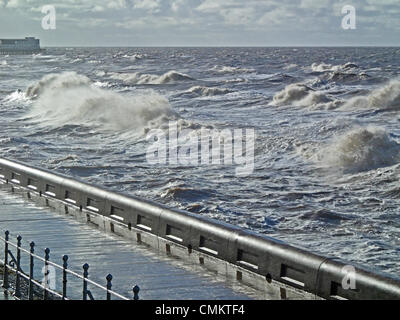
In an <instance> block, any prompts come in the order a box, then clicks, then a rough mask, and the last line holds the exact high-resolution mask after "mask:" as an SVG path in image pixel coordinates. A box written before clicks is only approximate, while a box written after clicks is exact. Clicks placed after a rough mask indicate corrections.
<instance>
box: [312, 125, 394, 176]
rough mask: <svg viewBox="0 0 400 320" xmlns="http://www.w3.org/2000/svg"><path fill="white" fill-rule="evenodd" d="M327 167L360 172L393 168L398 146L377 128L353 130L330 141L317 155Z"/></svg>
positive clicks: (383, 131)
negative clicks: (391, 166)
mask: <svg viewBox="0 0 400 320" xmlns="http://www.w3.org/2000/svg"><path fill="white" fill-rule="evenodd" d="M318 158H319V160H320V161H321V162H322V163H324V164H325V165H326V166H328V167H336V168H341V169H343V170H344V171H347V172H360V171H366V170H372V169H376V168H380V167H385V166H390V165H394V164H396V163H397V162H398V161H399V160H400V144H398V143H397V142H396V141H394V140H393V139H391V138H390V136H389V134H388V133H387V132H386V131H385V130H383V129H380V128H375V127H367V128H356V129H353V130H351V131H349V132H347V133H345V134H344V135H342V136H340V137H339V138H337V139H336V140H335V141H333V142H332V143H331V144H330V145H329V146H328V147H326V148H324V149H322V150H321V151H320V152H319V154H318Z"/></svg>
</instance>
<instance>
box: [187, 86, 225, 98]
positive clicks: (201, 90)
mask: <svg viewBox="0 0 400 320" xmlns="http://www.w3.org/2000/svg"><path fill="white" fill-rule="evenodd" d="M186 93H194V94H197V95H200V96H217V95H224V94H228V93H232V91H231V90H229V89H225V88H215V87H214V88H210V87H202V86H194V87H191V88H190V89H189V90H187V91H186Z"/></svg>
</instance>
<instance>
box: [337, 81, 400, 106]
mask: <svg viewBox="0 0 400 320" xmlns="http://www.w3.org/2000/svg"><path fill="white" fill-rule="evenodd" d="M341 109H344V110H360V109H361V110H362V109H378V110H382V111H399V110H400V80H392V81H390V82H389V83H388V84H386V85H384V86H383V87H381V88H378V89H375V90H373V91H372V92H371V93H370V94H369V95H367V96H358V97H354V98H351V99H350V100H349V101H347V102H346V103H345V104H344V105H343V107H342V108H341Z"/></svg>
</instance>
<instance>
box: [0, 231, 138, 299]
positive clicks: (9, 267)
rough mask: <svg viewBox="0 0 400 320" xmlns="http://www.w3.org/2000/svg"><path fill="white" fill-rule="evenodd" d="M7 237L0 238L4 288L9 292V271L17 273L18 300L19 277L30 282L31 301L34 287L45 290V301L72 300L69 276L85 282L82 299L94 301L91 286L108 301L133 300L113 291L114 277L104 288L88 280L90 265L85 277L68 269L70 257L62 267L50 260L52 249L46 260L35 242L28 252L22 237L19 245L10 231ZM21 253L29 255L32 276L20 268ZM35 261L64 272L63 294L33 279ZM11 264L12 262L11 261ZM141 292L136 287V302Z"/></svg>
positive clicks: (66, 257) (16, 292)
mask: <svg viewBox="0 0 400 320" xmlns="http://www.w3.org/2000/svg"><path fill="white" fill-rule="evenodd" d="M4 233H5V237H2V236H0V241H1V242H3V243H4V244H5V246H4V260H2V259H0V262H1V263H2V264H3V265H4V277H3V288H4V289H5V290H9V280H8V272H9V271H8V270H10V271H12V272H14V273H15V275H16V288H15V292H14V296H15V297H16V298H18V299H20V282H19V277H22V278H24V279H25V280H28V282H29V300H32V299H33V294H32V292H31V291H32V285H35V286H37V287H39V288H41V289H43V290H44V292H43V295H44V296H43V298H44V300H46V299H48V293H50V294H52V295H54V296H56V297H58V298H61V299H63V300H70V299H69V298H67V297H66V285H67V277H66V275H67V274H70V275H72V276H74V277H75V278H77V279H80V280H83V292H82V294H83V295H82V298H83V300H86V299H87V297H88V296H89V297H90V299H91V300H94V298H93V295H92V293H91V292H90V290H88V289H87V285H88V284H91V285H93V286H95V287H97V288H99V289H101V290H103V291H105V292H106V297H107V300H111V296H115V297H117V298H119V299H121V300H131V299H129V298H127V297H125V296H123V295H121V294H119V293H117V292H115V291H113V290H111V287H112V284H111V281H112V275H111V274H109V275H107V277H106V280H107V286H103V285H101V284H99V283H97V282H95V281H93V280H90V279H88V269H89V265H88V264H84V265H83V269H84V273H83V276H82V275H81V274H79V273H77V272H75V271H72V270H70V269H67V260H68V256H63V260H64V264H63V265H62V266H61V265H59V264H57V263H55V262H52V261H50V260H49V254H50V249H48V248H46V249H45V258H43V257H41V256H39V255H37V254H35V253H34V247H35V244H34V243H33V242H31V243H30V246H31V250H30V251H29V250H26V249H24V248H22V247H21V240H22V237H21V236H18V237H17V240H18V244H15V243H13V242H12V241H10V240H9V235H10V232H9V231H5V232H4ZM9 246H11V247H14V248H16V249H17V259H15V260H16V261H14V263H15V265H16V267H13V266H12V265H11V264H10V263H9V262H8V256H13V255H12V253H11V251H10V250H9V249H8V247H9ZM21 253H26V254H28V255H29V257H30V258H31V259H30V274H29V275H27V274H26V273H24V272H23V271H22V270H21V267H20V256H21ZM34 259H37V260H39V261H42V262H44V263H45V266H49V265H51V266H53V267H55V268H57V269H60V270H62V271H63V293H62V294H61V293H59V292H57V291H54V290H52V289H51V288H49V287H48V285H47V280H45V282H46V283H45V284H44V285H43V284H42V283H40V282H39V281H37V280H35V279H33V265H34V264H33V261H34ZM10 262H11V261H10ZM46 276H47V274H45V279H46ZM139 290H140V288H139V287H138V286H137V285H136V286H135V287H133V293H134V298H133V299H134V300H139V295H138V294H139Z"/></svg>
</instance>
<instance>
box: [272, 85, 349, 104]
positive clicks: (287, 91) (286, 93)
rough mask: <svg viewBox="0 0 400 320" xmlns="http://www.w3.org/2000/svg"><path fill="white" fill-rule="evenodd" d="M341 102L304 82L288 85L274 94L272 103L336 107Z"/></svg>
mask: <svg viewBox="0 0 400 320" xmlns="http://www.w3.org/2000/svg"><path fill="white" fill-rule="evenodd" d="M340 104H341V102H340V101H337V100H332V99H331V98H329V97H328V96H327V95H326V94H325V93H323V92H319V91H315V90H314V89H312V88H310V87H308V86H306V85H305V84H302V83H293V84H289V85H287V86H286V87H285V88H284V89H283V90H282V91H280V92H278V93H277V94H275V95H274V97H273V100H272V102H271V103H270V105H273V106H287V105H294V106H299V107H308V108H311V109H335V108H337V107H339V106H340Z"/></svg>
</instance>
